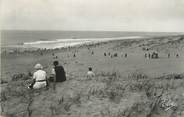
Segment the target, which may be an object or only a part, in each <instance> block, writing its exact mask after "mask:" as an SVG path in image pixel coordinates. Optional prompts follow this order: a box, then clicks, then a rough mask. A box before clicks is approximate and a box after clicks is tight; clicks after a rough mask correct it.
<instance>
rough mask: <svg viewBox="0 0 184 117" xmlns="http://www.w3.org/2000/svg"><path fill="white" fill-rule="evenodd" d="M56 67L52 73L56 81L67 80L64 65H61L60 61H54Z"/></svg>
mask: <svg viewBox="0 0 184 117" xmlns="http://www.w3.org/2000/svg"><path fill="white" fill-rule="evenodd" d="M53 65H54V68H53V69H52V75H53V77H54V81H55V82H64V81H66V75H65V70H64V68H63V66H62V65H59V62H58V61H54V62H53Z"/></svg>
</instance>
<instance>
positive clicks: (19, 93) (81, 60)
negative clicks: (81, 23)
mask: <svg viewBox="0 0 184 117" xmlns="http://www.w3.org/2000/svg"><path fill="white" fill-rule="evenodd" d="M144 48H146V49H147V48H148V49H149V51H146V50H144ZM153 51H156V52H158V54H159V58H158V59H148V58H145V57H144V55H145V53H149V52H150V53H151V52H153ZM92 52H94V54H93V55H92ZM52 53H54V54H55V55H56V56H57V57H58V60H59V62H60V64H62V65H63V66H64V68H65V70H66V73H67V81H66V82H64V83H58V84H56V89H55V90H53V88H52V84H51V86H50V88H49V89H48V90H41V91H29V90H28V89H26V84H27V82H28V81H29V79H28V80H23V78H25V76H17V77H16V78H20V79H21V80H20V79H19V80H16V81H11V80H12V76H13V75H14V74H19V73H24V74H27V73H28V72H29V71H31V72H34V69H33V66H34V65H35V64H36V63H41V64H42V65H43V66H44V70H46V71H47V74H48V75H49V74H50V72H51V68H52V62H53V60H54V59H53V56H52ZM74 53H75V55H76V57H73V55H74ZM104 53H106V54H107V56H104ZM108 53H110V54H111V55H114V54H115V53H117V57H114V56H113V57H111V56H109V55H108ZM125 53H127V54H128V56H127V58H125ZM168 53H170V58H168ZM176 54H179V57H176ZM1 59H2V60H1V62H2V63H1V64H2V65H1V73H2V76H1V79H2V81H3V82H8V83H3V84H1V87H2V88H3V89H4V90H2V92H3V93H2V94H3V95H2V96H1V102H2V108H1V111H3V112H2V113H3V115H6V116H17V117H23V116H26V117H27V116H28V117H31V116H32V117H36V116H39V117H42V116H43V117H51V116H58V117H59V116H62V117H78V116H79V117H86V116H90V117H152V116H154V117H157V116H158V117H161V116H163V117H167V116H172V115H174V114H175V115H177V116H176V117H182V116H184V110H183V108H184V107H183V106H182V104H184V78H183V76H182V75H183V73H184V36H170V37H160V38H158V37H157V38H156V39H154V38H151V39H139V40H134V39H129V40H117V41H111V42H104V43H100V44H95V45H91V46H90V45H88V46H81V47H76V48H70V49H65V50H52V51H43V50H42V51H40V52H38V51H35V52H30V53H18V54H16V53H13V54H4V55H2V58H1ZM89 66H91V67H92V68H93V71H94V72H95V74H96V77H95V78H94V79H86V72H87V70H88V67H89ZM173 74H174V75H173ZM14 78H15V75H14ZM177 78H178V79H177ZM168 79H169V80H168ZM14 87H15V88H14ZM148 87H149V88H148ZM7 92H9V93H7ZM10 92H11V93H10ZM14 93H15V94H14ZM165 95H166V96H165ZM159 96H160V97H159ZM164 96H165V97H164ZM158 99H159V102H158ZM164 99H167V100H169V101H170V102H168V106H163V105H164V104H165V105H166V104H167V103H166V102H164V101H163V100H164ZM161 102H162V103H164V104H163V105H161V104H160V103H161ZM172 104H173V105H174V106H172ZM152 106H153V107H152ZM155 108H156V110H155Z"/></svg>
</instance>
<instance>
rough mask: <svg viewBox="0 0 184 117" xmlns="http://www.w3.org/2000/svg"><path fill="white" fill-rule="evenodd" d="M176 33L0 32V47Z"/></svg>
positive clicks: (61, 44) (59, 44)
mask: <svg viewBox="0 0 184 117" xmlns="http://www.w3.org/2000/svg"><path fill="white" fill-rule="evenodd" d="M171 34H176V33H161V32H154V33H153V32H121V31H40V30H2V31H1V47H26V48H29V47H30V48H31V47H35V48H59V47H65V46H74V45H78V44H83V43H88V42H97V41H101V40H103V41H104V40H113V39H120V38H122V39H126V38H142V37H151V36H152V37H155V36H165V35H171Z"/></svg>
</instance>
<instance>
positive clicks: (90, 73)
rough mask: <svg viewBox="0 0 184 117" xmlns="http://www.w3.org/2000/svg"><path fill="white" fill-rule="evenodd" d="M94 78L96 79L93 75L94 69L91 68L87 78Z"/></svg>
mask: <svg viewBox="0 0 184 117" xmlns="http://www.w3.org/2000/svg"><path fill="white" fill-rule="evenodd" d="M93 77H95V74H94V73H93V71H92V68H91V67H89V68H88V72H87V78H89V79H91V78H93Z"/></svg>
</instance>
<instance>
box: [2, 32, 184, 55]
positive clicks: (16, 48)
mask: <svg viewBox="0 0 184 117" xmlns="http://www.w3.org/2000/svg"><path fill="white" fill-rule="evenodd" d="M180 36H183V35H171V36H168V35H166V36H155V37H149V36H144V37H143V36H128V37H114V38H88V39H56V40H55V41H35V42H25V43H23V45H9V46H3V45H1V53H0V54H2V55H3V54H7V53H10V54H13V53H24V52H29V51H30V52H33V51H42V50H44V51H45V50H49V51H52V50H53V51H54V50H62V49H67V48H69V49H70V48H79V47H81V46H90V45H95V44H100V43H106V42H107V43H108V42H111V41H123V40H125V41H126V40H142V39H157V38H167V37H169V38H171V37H173V38H174V37H180ZM57 42H61V43H59V44H58V43H57ZM63 42H65V43H63ZM40 44H43V45H44V44H46V45H44V46H40ZM52 44H53V45H52ZM25 45H27V46H25ZM34 45H36V46H34Z"/></svg>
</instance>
